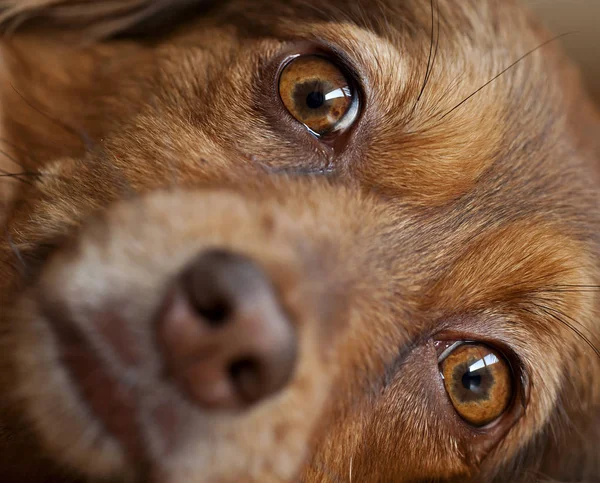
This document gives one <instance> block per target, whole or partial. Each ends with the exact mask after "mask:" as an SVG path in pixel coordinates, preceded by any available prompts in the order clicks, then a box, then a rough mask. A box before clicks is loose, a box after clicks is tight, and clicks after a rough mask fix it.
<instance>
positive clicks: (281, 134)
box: [0, 0, 600, 483]
mask: <svg viewBox="0 0 600 483" xmlns="http://www.w3.org/2000/svg"><path fill="white" fill-rule="evenodd" d="M432 7H433V8H434V11H433V18H434V22H433V24H432V22H431V20H432V10H431V9H432ZM438 19H439V23H438ZM184 20H185V21H184ZM0 25H2V27H3V29H4V32H5V36H4V39H3V41H2V50H1V60H2V63H1V66H0V84H1V85H2V89H1V91H0V109H1V113H2V115H1V118H0V119H1V129H2V131H3V133H2V140H3V146H2V147H1V149H2V152H3V153H4V155H5V157H4V158H3V159H2V160H1V161H0V168H1V169H2V170H3V171H2V172H4V173H22V174H21V175H20V176H17V178H16V179H12V178H11V179H2V178H0V179H2V184H0V186H1V187H2V190H3V193H4V199H5V200H6V205H5V206H6V209H5V210H4V218H6V224H5V225H6V226H5V229H4V231H3V233H2V241H1V242H0V261H1V262H2V263H1V264H0V345H1V348H2V350H1V351H0V388H2V394H3V397H2V400H1V403H2V404H1V405H0V480H1V481H20V482H38V481H40V482H41V481H44V482H48V481H65V482H69V483H70V482H75V481H81V480H83V481H88V480H91V481H96V480H101V479H103V478H104V479H106V478H108V479H116V480H118V481H121V480H125V481H128V480H148V479H150V480H152V481H160V482H187V481H207V482H239V481H256V482H269V481H297V479H298V478H301V481H310V482H337V481H350V482H371V481H373V482H389V481H473V482H479V481H482V482H483V481H485V482H489V481H499V482H506V481H511V482H528V481H547V480H568V481H585V482H593V481H597V480H598V479H599V478H600V462H599V458H598V449H597V448H598V445H599V444H600V419H599V415H600V359H599V357H598V355H597V354H596V353H595V352H594V350H593V349H592V347H590V345H588V344H587V343H586V342H585V341H584V337H585V338H587V339H588V340H589V342H590V344H591V345H594V344H595V346H596V347H598V345H599V344H600V322H599V321H600V260H599V258H598V253H599V250H600V236H599V233H600V189H599V187H600V162H599V157H600V141H599V139H600V138H599V136H598V134H599V133H600V118H599V117H598V115H597V113H596V111H595V109H594V107H593V106H592V104H591V102H590V101H589V99H588V97H587V95H586V94H585V92H583V90H582V88H581V85H580V81H579V77H578V74H577V72H576V71H575V70H574V69H573V68H572V67H571V65H570V64H569V63H568V61H566V59H565V58H564V56H563V54H562V52H561V51H560V49H559V48H558V47H557V46H556V44H554V43H550V44H548V45H545V46H544V47H543V48H542V49H540V50H538V51H536V52H534V53H532V54H531V55H529V56H527V57H526V58H525V59H523V60H522V61H521V62H519V63H518V64H517V65H515V66H514V67H513V68H511V69H510V70H508V71H507V72H506V73H504V74H503V75H502V76H500V77H498V78H497V79H496V80H495V81H494V82H492V83H491V84H489V85H488V86H487V87H485V88H484V89H483V90H481V91H480V92H478V94H476V95H475V96H474V97H473V98H471V99H469V100H468V101H466V102H464V103H462V104H460V105H459V103H461V101H463V100H464V99H465V98H466V97H467V96H469V95H470V94H471V93H473V92H475V91H476V90H477V89H478V88H480V87H481V86H482V85H483V84H485V83H486V82H487V81H488V80H490V79H491V78H492V77H494V76H495V75H496V74H498V73H499V72H501V71H502V70H503V69H504V68H506V67H508V66H509V65H511V64H512V63H513V62H514V61H515V60H517V59H518V58H519V57H521V56H522V55H523V54H524V53H526V52H528V51H530V50H532V49H534V48H535V47H536V46H538V45H540V44H542V43H543V42H545V41H546V40H547V39H549V38H550V36H549V34H548V33H547V32H546V31H545V30H544V29H542V28H541V27H540V26H539V25H538V24H537V23H536V21H535V20H533V19H532V18H531V17H530V16H529V15H528V13H527V12H525V11H524V9H523V8H522V7H521V6H519V5H518V4H517V3H516V2H514V1H512V0H511V1H507V0H460V1H459V0H439V2H437V1H434V2H432V3H430V2H428V1H423V0H406V1H399V0H361V1H358V2H343V1H341V0H332V1H330V2H322V1H313V0H290V1H285V2H280V1H277V0H259V1H255V2H244V1H242V0H231V1H227V2H220V3H218V2H212V3H211V4H210V5H209V4H208V3H207V2H202V1H196V2H194V1H190V0H188V1H181V2H175V3H174V2H166V1H165V2H162V1H158V0H156V1H154V0H130V1H128V2H111V1H109V0H97V1H93V2H92V1H89V2H88V1H83V0H27V1H24V0H1V1H0ZM432 25H433V27H434V36H433V39H434V40H435V39H436V38H437V35H438V34H437V32H439V44H435V43H434V45H433V47H434V48H432V52H435V62H434V63H433V66H432V67H431V69H430V73H429V75H428V79H427V83H426V85H425V87H424V88H423V85H424V79H425V76H426V72H427V64H428V62H427V59H428V57H429V55H428V54H429V51H430V46H431V45H432V44H431V39H432V37H431V35H432V32H431V27H432ZM438 28H439V30H438ZM312 45H320V46H324V47H323V48H326V49H328V50H329V51H331V52H338V53H339V55H340V56H342V57H343V58H344V59H346V61H347V62H348V63H349V64H350V65H351V68H350V70H351V71H353V72H354V73H355V74H356V77H357V79H358V82H359V83H360V86H361V90H362V92H363V99H362V111H361V115H360V119H359V122H358V124H357V126H356V127H355V128H353V130H352V131H351V132H350V133H347V134H345V135H344V136H342V137H341V138H340V139H339V140H337V141H336V142H335V143H334V145H331V146H330V145H326V144H323V143H321V142H319V141H317V140H316V139H315V138H313V137H312V136H311V135H310V134H309V133H308V132H307V131H305V130H304V128H302V127H301V126H300V125H299V124H298V123H297V122H295V121H293V120H292V119H291V118H289V116H288V115H287V114H286V113H285V111H283V110H282V107H281V104H280V102H279V99H278V98H277V92H276V89H275V87H274V79H275V77H274V74H275V72H276V71H277V67H278V65H279V63H280V62H281V61H282V60H283V59H284V58H285V56H286V55H289V54H293V53H302V52H305V51H307V50H310V49H311V48H313V47H311V46H312ZM332 55H333V54H332ZM458 105H459V107H456V106H458ZM455 107H456V108H455ZM307 172H310V174H307ZM315 173H317V174H315ZM5 181H6V182H5ZM213 246H218V247H222V248H228V249H232V250H234V251H236V252H239V253H242V254H245V255H248V256H249V257H251V258H252V259H253V260H255V261H257V262H258V263H259V264H260V265H261V266H262V267H263V269H264V270H265V272H266V273H267V274H268V275H269V276H270V278H271V279H272V280H273V282H274V284H275V286H277V287H278V290H279V293H280V294H281V298H282V301H283V303H284V305H285V307H286V308H287V309H288V310H289V312H290V313H291V314H293V318H294V320H295V323H296V324H297V330H298V333H299V338H300V357H299V363H298V367H297V370H296V373H295V375H294V377H293V380H292V381H291V382H290V384H289V385H288V387H287V388H286V389H285V390H284V391H282V392H281V393H280V394H278V395H276V396H275V397H273V398H271V399H269V400H267V401H265V402H264V403H262V404H260V405H258V406H257V407H255V408H253V409H252V410H250V411H248V412H247V413H243V414H238V415H228V414H216V415H215V414H212V415H211V414H208V413H204V412H202V411H199V410H197V409H196V408H193V407H190V405H189V404H187V403H186V402H185V401H181V400H179V399H178V396H177V394H174V393H173V392H172V390H171V389H170V386H169V385H168V381H165V380H164V379H162V378H160V377H158V376H157V374H156V373H155V372H153V371H154V370H153V369H152V368H153V367H156V365H158V364H160V361H159V359H158V355H157V353H156V351H155V350H154V349H153V343H152V338H151V336H150V330H149V326H148V322H147V321H148V320H149V319H151V317H152V314H153V313H154V311H155V310H156V308H157V304H158V303H159V301H160V298H161V294H162V291H163V288H164V283H165V280H168V279H169V277H171V276H172V274H174V273H176V272H177V271H178V270H179V269H180V267H182V266H183V265H185V263H186V261H187V260H189V259H190V258H191V257H193V256H194V255H195V254H196V253H197V252H198V251H199V250H201V249H203V248H205V247H213ZM107 310H113V311H116V312H117V314H118V316H119V317H120V318H121V319H122V330H123V334H124V335H123V337H130V338H131V337H135V341H136V350H138V351H139V352H138V353H137V354H138V356H139V357H140V359H142V360H144V361H146V362H147V367H146V366H144V367H143V368H139V367H136V366H135V364H134V366H133V367H132V366H131V365H129V366H128V365H127V364H125V365H119V364H117V365H116V366H115V367H112V368H111V370H113V371H116V372H114V374H117V376H114V377H115V378H116V380H117V384H120V385H121V386H119V387H126V386H127V384H126V381H125V379H121V375H122V374H125V372H126V370H133V371H134V372H135V371H137V372H135V374H136V378H137V379H136V380H137V381H138V382H136V384H135V385H134V386H133V388H131V387H130V388H129V391H130V392H127V391H126V392H125V393H124V394H126V397H127V398H129V399H128V400H129V402H130V408H131V413H130V414H128V415H127V417H126V419H127V420H128V422H129V423H128V424H130V426H128V427H129V429H128V434H129V436H130V437H131V438H132V439H131V441H133V443H132V444H131V445H127V444H122V441H121V442H119V441H118V439H116V438H115V437H114V435H111V434H110V431H107V430H106V428H104V427H103V426H102V424H101V423H100V422H99V421H98V420H97V418H95V417H94V416H92V415H91V414H90V412H89V410H88V408H87V407H86V404H85V403H84V402H83V399H82V398H81V397H80V396H79V393H78V392H77V391H78V389H77V387H76V384H75V383H73V382H72V381H71V378H70V374H69V373H68V371H67V370H66V369H65V366H64V364H63V363H62V359H61V358H62V357H63V356H62V355H61V353H60V349H59V348H58V347H59V346H58V345H57V343H56V334H55V333H54V332H53V329H52V324H49V323H48V321H47V315H48V313H58V314H61V317H65V318H70V319H73V321H74V323H75V324H76V326H77V327H78V328H79V329H80V330H81V331H82V333H84V334H89V333H92V332H93V330H94V327H93V324H92V322H91V321H92V320H94V317H97V316H98V315H99V314H105V313H107V312H106V311H107ZM121 319H119V320H121ZM90 331H91V332H90ZM134 334H135V335H134ZM440 336H444V337H449V338H455V339H464V340H478V341H481V342H485V343H489V344H490V345H493V346H496V347H499V348H501V349H503V350H505V351H506V352H507V353H510V354H513V355H514V359H515V370H516V373H517V376H518V379H520V382H519V384H520V386H519V387H520V388H521V389H519V391H517V392H518V394H517V396H516V398H517V400H516V404H515V405H514V408H513V409H511V410H510V411H509V412H508V413H507V414H506V415H505V416H504V417H503V418H502V420H501V421H500V422H499V423H498V424H497V425H495V426H493V427H490V428H486V429H479V430H477V429H473V428H471V427H469V426H468V425H467V424H465V422H464V421H462V420H461V419H460V418H459V417H458V416H457V414H456V412H455V411H454V409H453V408H452V406H451V404H450V403H449V401H448V398H447V396H446V393H445V390H444V386H443V383H442V381H441V379H440V376H439V371H438V366H437V357H436V354H435V351H434V348H433V343H432V340H433V339H436V338H438V337H440ZM90 337H92V338H93V337H94V336H93V335H92V336H90ZM104 355H105V354H104V353H103V352H102V351H101V350H99V352H98V357H103V356H104ZM146 362H145V363H146ZM92 376H93V374H91V375H90V377H92ZM123 377H124V376H123ZM123 397H125V396H123ZM173 408H176V409H177V410H174V409H173ZM162 420H168V421H170V424H169V425H168V427H170V428H171V430H169V431H165V430H164V428H165V425H164V424H161V421H162Z"/></svg>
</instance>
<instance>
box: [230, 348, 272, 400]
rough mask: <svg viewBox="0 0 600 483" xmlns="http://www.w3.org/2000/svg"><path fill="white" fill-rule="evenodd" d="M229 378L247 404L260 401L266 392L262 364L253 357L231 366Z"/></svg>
mask: <svg viewBox="0 0 600 483" xmlns="http://www.w3.org/2000/svg"><path fill="white" fill-rule="evenodd" d="M229 377H230V378H231V382H232V385H233V386H234V387H235V388H236V390H237V392H238V394H239V396H240V398H241V399H242V400H243V401H244V402H246V403H247V404H251V403H253V402H255V401H257V400H259V399H260V397H261V394H262V393H263V390H264V387H263V386H264V384H263V383H262V379H263V378H262V377H261V365H260V363H259V362H258V361H257V360H256V359H253V358H251V357H247V358H244V359H240V360H238V361H236V362H234V363H233V364H231V365H230V366H229Z"/></svg>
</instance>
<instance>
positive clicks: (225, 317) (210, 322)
mask: <svg viewBox="0 0 600 483" xmlns="http://www.w3.org/2000/svg"><path fill="white" fill-rule="evenodd" d="M173 285H174V286H173V289H172V290H171V294H170V296H169V298H168V301H167V302H166V304H165V307H164V309H163V310H162V311H161V315H160V317H159V320H158V337H159V341H160V344H161V346H162V348H163V351H164V357H165V360H166V363H167V368H168V372H169V375H170V377H172V378H173V379H175V380H176V381H177V383H178V384H179V385H180V386H181V387H182V389H183V390H184V392H185V393H186V394H187V395H188V397H191V399H192V400H193V401H194V402H195V403H196V404H198V405H200V406H201V407H203V408H206V409H213V410H215V409H243V408H246V407H248V406H250V405H252V404H254V403H256V402H258V401H260V400H263V399H265V398H266V397H268V396H270V395H272V394H274V393H276V392H277V391H279V390H281V389H282V388H284V387H285V385H286V383H287V382H288V381H289V380H290V378H291V376H292V373H293V370H294V366H295V361H296V352H297V338H296V331H295V329H294V326H293V324H292V323H291V320H290V318H289V317H288V316H287V315H286V313H285V312H284V310H283V308H282V306H281V304H280V302H279V300H278V296H277V293H276V291H275V288H274V287H273V285H272V284H271V282H270V280H269V279H268V278H267V276H266V275H265V274H264V272H263V271H262V270H261V269H260V268H259V267H258V266H257V265H256V264H255V263H253V262H252V261H251V260H249V259H247V258H245V257H242V256H240V255H237V254H233V253H229V252H225V251H210V252H206V253H203V254H201V255H199V256H198V257H197V258H196V259H195V260H194V261H192V262H191V263H190V264H189V265H188V266H187V267H186V268H185V269H184V271H183V272H182V273H181V274H180V275H179V276H178V277H177V278H176V280H175V282H174V284H173Z"/></svg>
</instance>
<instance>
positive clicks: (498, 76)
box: [440, 32, 576, 121]
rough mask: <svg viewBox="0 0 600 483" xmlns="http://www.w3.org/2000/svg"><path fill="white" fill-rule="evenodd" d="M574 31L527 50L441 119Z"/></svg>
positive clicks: (442, 117)
mask: <svg viewBox="0 0 600 483" xmlns="http://www.w3.org/2000/svg"><path fill="white" fill-rule="evenodd" d="M574 33H576V32H565V33H562V34H560V35H556V36H555V37H552V38H551V39H549V40H546V41H545V42H542V43H541V44H540V45H538V46H537V47H535V48H534V49H531V50H530V51H529V52H527V53H526V54H524V55H522V56H521V57H519V58H518V59H517V60H516V61H514V62H513V63H512V64H510V65H509V66H508V67H507V68H506V69H504V70H502V71H501V72H499V73H498V74H496V75H495V76H494V77H492V78H491V79H490V80H489V81H487V82H486V83H485V84H483V85H482V86H481V87H480V88H478V89H477V90H475V91H474V92H472V93H471V94H469V95H468V96H467V97H465V98H464V99H463V100H462V101H460V102H459V103H458V104H456V105H455V106H454V107H453V108H452V109H450V110H449V111H447V112H446V113H445V114H443V115H442V116H441V117H440V121H441V120H442V119H444V118H445V117H446V116H448V115H449V114H451V113H452V112H454V111H455V110H456V109H458V108H459V107H460V106H462V105H463V104H464V103H466V102H467V101H469V100H470V99H472V98H473V97H474V96H475V95H477V94H479V92H481V91H482V90H483V89H485V88H486V87H487V86H489V85H490V84H491V83H493V82H494V81H496V80H497V79H499V78H500V77H502V76H503V75H504V74H506V73H507V72H508V71H509V70H511V69H512V68H514V67H515V66H517V65H518V64H519V63H520V62H522V61H523V60H525V59H526V58H527V57H529V56H530V55H532V54H533V53H535V52H537V51H538V50H540V49H541V48H543V47H545V46H546V45H548V44H551V43H552V42H555V41H557V40H559V39H562V38H563V37H566V36H568V35H572V34H574Z"/></svg>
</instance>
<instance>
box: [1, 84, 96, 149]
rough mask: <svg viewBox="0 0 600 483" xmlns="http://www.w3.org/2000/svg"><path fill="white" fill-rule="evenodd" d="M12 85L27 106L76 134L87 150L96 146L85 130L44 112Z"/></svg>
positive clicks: (63, 128)
mask: <svg viewBox="0 0 600 483" xmlns="http://www.w3.org/2000/svg"><path fill="white" fill-rule="evenodd" d="M10 86H11V88H12V89H13V91H15V93H16V94H17V95H18V96H19V97H20V98H21V100H22V101H23V102H24V103H25V104H26V105H27V106H29V107H30V108H31V109H33V110H34V111H35V112H37V113H38V114H40V115H41V116H43V117H45V118H46V119H48V120H49V121H50V122H52V123H53V124H54V125H56V126H58V127H60V128H61V129H62V130H63V131H65V132H66V133H68V134H71V135H72V136H74V137H76V138H77V139H79V141H81V142H82V144H83V146H84V147H85V148H86V150H87V151H91V150H92V149H93V147H94V146H95V143H94V142H93V141H92V138H91V137H90V136H89V135H88V134H87V133H86V132H85V131H83V130H78V129H75V128H74V127H72V126H70V125H68V124H66V123H64V122H62V121H61V120H59V119H56V118H55V117H53V116H51V115H50V114H48V113H47V112H44V111H43V110H42V109H40V108H39V107H37V106H35V105H34V104H33V103H32V102H31V101H29V100H28V99H27V98H26V97H25V96H24V95H23V94H22V93H21V92H19V91H18V90H17V88H16V87H15V86H14V85H13V84H12V83H11V84H10Z"/></svg>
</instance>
